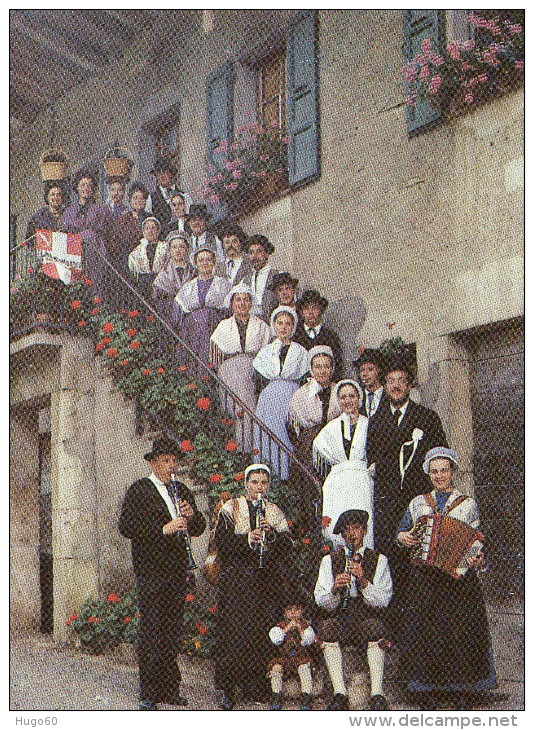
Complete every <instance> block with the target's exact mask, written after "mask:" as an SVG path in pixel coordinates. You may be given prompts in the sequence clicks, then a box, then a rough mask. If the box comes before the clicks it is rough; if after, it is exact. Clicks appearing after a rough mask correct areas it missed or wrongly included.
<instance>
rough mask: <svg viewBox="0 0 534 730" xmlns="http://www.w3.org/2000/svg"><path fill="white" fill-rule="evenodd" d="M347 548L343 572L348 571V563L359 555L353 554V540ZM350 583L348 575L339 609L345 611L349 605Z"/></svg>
mask: <svg viewBox="0 0 534 730" xmlns="http://www.w3.org/2000/svg"><path fill="white" fill-rule="evenodd" d="M348 548H349V552H348V553H347V561H346V563H345V572H346V573H348V572H349V563H350V562H352V561H353V560H356V559H357V557H359V555H358V556H357V557H356V555H355V550H354V543H353V542H351V543H350V545H349V546H348ZM358 562H359V561H358ZM349 575H350V573H349ZM351 583H352V576H351V577H350V580H349V582H348V584H347V586H346V587H345V590H344V592H343V600H342V602H341V610H342V611H346V610H347V608H348V607H349V598H350V584H351Z"/></svg>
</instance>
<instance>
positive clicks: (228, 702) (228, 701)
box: [219, 692, 235, 710]
mask: <svg viewBox="0 0 534 730" xmlns="http://www.w3.org/2000/svg"><path fill="white" fill-rule="evenodd" d="M234 704H235V703H234V698H233V696H232V695H231V694H230V693H229V692H223V696H222V699H221V701H220V702H219V709H220V710H233V709H234Z"/></svg>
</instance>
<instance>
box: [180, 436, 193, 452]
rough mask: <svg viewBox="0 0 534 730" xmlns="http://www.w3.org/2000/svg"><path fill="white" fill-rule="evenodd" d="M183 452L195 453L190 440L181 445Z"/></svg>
mask: <svg viewBox="0 0 534 730" xmlns="http://www.w3.org/2000/svg"><path fill="white" fill-rule="evenodd" d="M180 448H181V449H182V451H193V444H192V443H191V441H189V440H187V439H186V440H185V441H182V443H181V444H180Z"/></svg>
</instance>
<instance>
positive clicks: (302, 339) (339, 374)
mask: <svg viewBox="0 0 534 730" xmlns="http://www.w3.org/2000/svg"><path fill="white" fill-rule="evenodd" d="M293 342H298V343H299V345H302V347H305V348H306V350H311V349H312V347H315V346H316V345H327V346H328V347H331V348H332V352H333V353H334V360H335V366H334V377H333V379H334V382H338V381H339V380H341V379H342V378H343V351H342V349H341V342H340V340H339V337H338V336H337V334H336V333H335V332H334V330H331V329H330V328H329V327H325V326H324V324H323V325H322V327H321V331H320V332H319V334H318V335H317V336H316V337H315V339H313V340H312V338H311V337H309V336H308V333H307V332H306V330H305V329H304V324H303V322H302V321H301V320H299V323H298V325H297V329H296V331H295V334H294V336H293Z"/></svg>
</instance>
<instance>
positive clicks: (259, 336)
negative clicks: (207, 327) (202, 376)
mask: <svg viewBox="0 0 534 730" xmlns="http://www.w3.org/2000/svg"><path fill="white" fill-rule="evenodd" d="M270 339H271V332H270V330H269V325H268V324H266V323H265V322H264V321H263V320H262V319H260V318H259V317H255V316H254V315H251V316H250V319H249V321H248V324H247V334H246V338H245V352H246V353H247V354H253V355H255V354H256V353H257V352H259V350H261V348H262V347H264V346H265V345H267V344H268V342H269V340H270ZM210 348H211V350H210V360H211V362H213V363H215V364H216V365H220V364H221V363H222V362H223V360H225V358H227V357H230V356H231V355H238V354H239V353H242V352H243V350H242V349H241V340H240V338H239V330H238V327H237V321H236V318H235V315H232V316H231V317H229V318H228V319H223V321H222V322H220V323H219V324H218V325H217V327H216V329H215V331H214V333H213V334H212V336H211V340H210Z"/></svg>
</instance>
